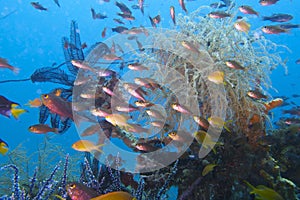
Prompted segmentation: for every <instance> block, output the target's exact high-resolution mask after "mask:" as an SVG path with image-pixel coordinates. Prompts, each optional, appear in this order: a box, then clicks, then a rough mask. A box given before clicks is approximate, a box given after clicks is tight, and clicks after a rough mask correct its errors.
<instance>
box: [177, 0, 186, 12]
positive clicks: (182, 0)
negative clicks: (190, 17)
mask: <svg viewBox="0 0 300 200" xmlns="http://www.w3.org/2000/svg"><path fill="white" fill-rule="evenodd" d="M179 5H180V6H181V8H182V10H184V12H185V13H187V12H188V11H187V9H186V7H185V4H184V0H179Z"/></svg>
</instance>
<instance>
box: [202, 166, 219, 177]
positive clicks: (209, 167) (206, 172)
mask: <svg viewBox="0 0 300 200" xmlns="http://www.w3.org/2000/svg"><path fill="white" fill-rule="evenodd" d="M216 166H217V165H216V164H208V165H206V166H205V167H204V169H203V170H202V173H201V174H202V176H205V175H206V174H208V173H209V172H211V171H213V170H214V168H215V167H216Z"/></svg>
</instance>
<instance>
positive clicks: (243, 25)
mask: <svg viewBox="0 0 300 200" xmlns="http://www.w3.org/2000/svg"><path fill="white" fill-rule="evenodd" d="M250 27H251V25H250V24H249V23H248V22H245V21H243V20H239V21H237V22H235V23H234V28H236V29H237V30H238V31H241V32H245V33H248V32H249V29H250Z"/></svg>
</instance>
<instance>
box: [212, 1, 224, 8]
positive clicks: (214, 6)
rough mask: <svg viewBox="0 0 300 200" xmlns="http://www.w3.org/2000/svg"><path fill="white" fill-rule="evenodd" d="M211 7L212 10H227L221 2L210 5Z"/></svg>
mask: <svg viewBox="0 0 300 200" xmlns="http://www.w3.org/2000/svg"><path fill="white" fill-rule="evenodd" d="M209 7H211V8H225V7H226V5H225V4H223V3H221V2H215V3H211V4H210V5H209Z"/></svg>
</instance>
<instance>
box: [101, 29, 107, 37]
mask: <svg viewBox="0 0 300 200" xmlns="http://www.w3.org/2000/svg"><path fill="white" fill-rule="evenodd" d="M106 29H107V28H106V27H104V28H103V30H102V32H101V37H102V38H105V36H106Z"/></svg>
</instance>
